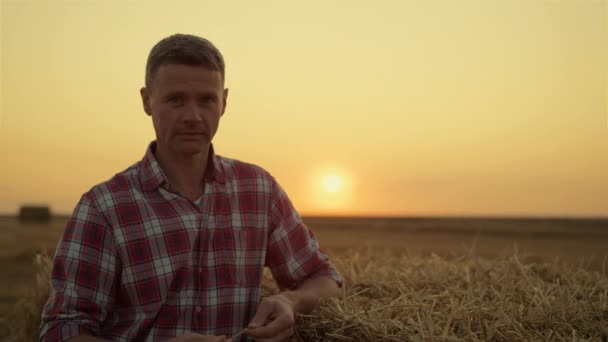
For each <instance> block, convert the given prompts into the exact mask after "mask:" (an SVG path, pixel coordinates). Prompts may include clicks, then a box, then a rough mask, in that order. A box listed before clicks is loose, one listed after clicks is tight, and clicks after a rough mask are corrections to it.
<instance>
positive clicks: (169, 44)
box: [146, 33, 225, 88]
mask: <svg viewBox="0 0 608 342" xmlns="http://www.w3.org/2000/svg"><path fill="white" fill-rule="evenodd" d="M164 64H185V65H192V66H199V65H200V66H204V67H206V68H209V69H210V70H213V71H219V72H220V74H221V75H222V82H223V81H224V78H225V66H224V58H223V57H222V54H221V53H220V51H219V50H218V49H217V48H216V47H215V46H214V45H213V43H211V42H210V41H208V40H207V39H205V38H202V37H198V36H194V35H191V34H181V33H178V34H174V35H172V36H169V37H166V38H164V39H162V40H161V41H159V42H158V43H156V45H154V47H153V48H152V50H150V54H149V55H148V61H147V62H146V88H149V87H150V86H151V85H152V80H153V79H154V76H155V75H156V72H157V71H158V68H160V66H161V65H164Z"/></svg>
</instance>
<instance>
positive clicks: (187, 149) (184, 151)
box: [172, 142, 209, 156]
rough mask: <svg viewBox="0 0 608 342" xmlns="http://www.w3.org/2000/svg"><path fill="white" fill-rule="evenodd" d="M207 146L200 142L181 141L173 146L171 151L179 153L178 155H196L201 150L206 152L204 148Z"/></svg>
mask: <svg viewBox="0 0 608 342" xmlns="http://www.w3.org/2000/svg"><path fill="white" fill-rule="evenodd" d="M208 148H209V145H208V144H201V143H200V142H197V143H181V144H179V145H178V146H175V148H173V149H172V150H173V151H172V152H174V153H176V154H179V155H183V156H189V155H196V154H199V153H202V152H206V150H207V149H208Z"/></svg>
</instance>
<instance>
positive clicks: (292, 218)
mask: <svg viewBox="0 0 608 342" xmlns="http://www.w3.org/2000/svg"><path fill="white" fill-rule="evenodd" d="M272 187H273V191H272V196H271V203H270V206H271V208H270V224H269V238H268V247H267V253H266V266H268V267H269V268H270V270H271V272H272V275H273V278H274V279H275V281H276V282H277V284H278V285H279V288H281V289H296V288H298V287H299V286H300V285H301V284H302V283H303V282H304V281H305V280H308V279H311V278H315V277H318V276H326V277H330V278H332V279H334V280H335V281H336V283H337V284H338V286H340V287H342V284H343V278H342V276H341V275H340V273H338V271H337V270H336V269H335V267H334V266H333V265H332V264H331V263H330V261H329V257H328V256H327V254H326V253H325V252H323V251H322V250H321V249H320V248H319V243H318V241H317V239H316V238H315V235H314V233H313V232H312V230H311V229H310V228H308V226H306V225H305V224H304V223H303V222H302V219H301V217H300V215H299V214H298V212H297V211H296V209H295V208H294V207H293V204H292V203H291V201H290V200H289V198H288V197H287V194H286V193H285V191H284V190H283V189H282V188H281V186H280V185H279V184H278V183H277V182H276V181H275V180H274V179H273V183H272Z"/></svg>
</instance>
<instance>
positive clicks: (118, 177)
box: [84, 161, 141, 209]
mask: <svg viewBox="0 0 608 342" xmlns="http://www.w3.org/2000/svg"><path fill="white" fill-rule="evenodd" d="M140 164H141V161H138V162H136V163H134V164H133V165H131V166H129V167H128V168H126V169H124V170H123V171H120V172H118V173H116V174H115V175H114V176H112V177H111V178H109V179H107V180H105V181H103V182H100V183H98V184H95V185H94V186H92V187H91V189H89V191H87V192H86V193H85V194H84V196H88V197H89V198H90V199H91V200H92V201H94V202H97V205H99V206H100V207H101V208H100V209H104V208H107V207H109V206H112V205H115V203H116V202H117V200H118V199H120V198H130V197H133V194H134V193H136V192H139V191H140V190H141V189H140V188H141V184H140V181H139V177H138V176H139V172H138V171H139V167H140Z"/></svg>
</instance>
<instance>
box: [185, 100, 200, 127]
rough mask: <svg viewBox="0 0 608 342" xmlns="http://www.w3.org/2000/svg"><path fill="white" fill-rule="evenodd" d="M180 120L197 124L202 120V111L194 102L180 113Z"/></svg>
mask: <svg viewBox="0 0 608 342" xmlns="http://www.w3.org/2000/svg"><path fill="white" fill-rule="evenodd" d="M182 120H183V121H185V122H186V123H191V122H192V123H193V122H199V121H202V120H203V109H202V108H200V107H199V106H198V105H197V104H196V103H195V102H191V103H189V104H188V105H187V106H186V107H185V108H184V112H183V113H182Z"/></svg>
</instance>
